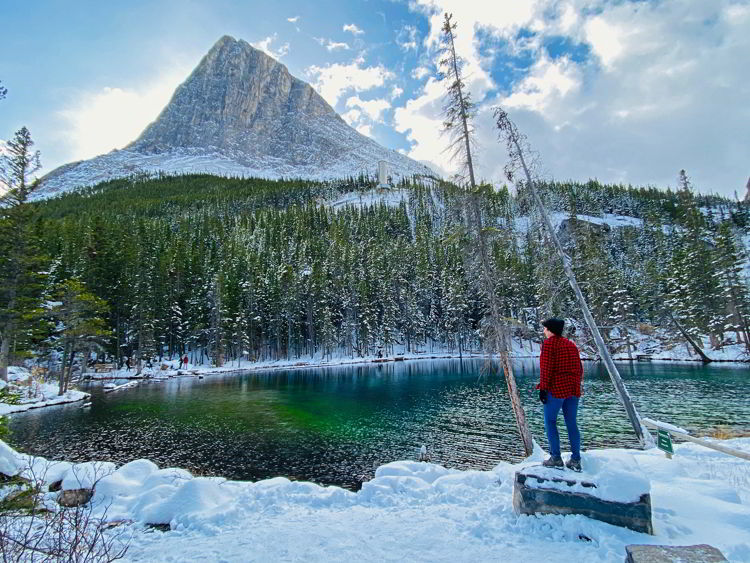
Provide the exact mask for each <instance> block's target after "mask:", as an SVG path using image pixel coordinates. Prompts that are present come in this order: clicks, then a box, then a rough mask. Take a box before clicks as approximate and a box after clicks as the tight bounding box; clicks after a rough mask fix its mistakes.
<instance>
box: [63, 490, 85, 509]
mask: <svg viewBox="0 0 750 563" xmlns="http://www.w3.org/2000/svg"><path fill="white" fill-rule="evenodd" d="M93 494H94V491H93V490H91V489H66V490H63V491H60V492H59V493H58V495H57V504H59V505H60V506H65V507H68V508H71V507H74V506H81V505H83V504H86V503H87V502H88V501H90V500H91V497H92V495H93Z"/></svg>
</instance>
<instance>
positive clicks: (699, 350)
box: [669, 312, 713, 364]
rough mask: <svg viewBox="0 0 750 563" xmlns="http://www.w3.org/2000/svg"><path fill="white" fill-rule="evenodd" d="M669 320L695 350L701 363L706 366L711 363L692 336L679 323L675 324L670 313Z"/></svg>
mask: <svg viewBox="0 0 750 563" xmlns="http://www.w3.org/2000/svg"><path fill="white" fill-rule="evenodd" d="M669 318H670V319H672V322H673V323H674V324H675V326H676V327H677V329H678V330H679V331H680V333H681V334H682V336H684V337H685V340H687V341H688V342H689V343H690V345H691V346H692V347H693V350H695V352H696V354H698V355H699V356H700V357H701V361H702V362H703V363H706V364H707V363H709V362H712V361H713V360H712V359H711V358H709V357H708V356H706V354H705V352H703V350H702V349H701V347H700V346H699V345H698V343H697V342H696V341H695V339H694V338H693V337H692V336H690V334H689V333H688V331H686V330H685V328H684V327H683V326H682V325H681V324H680V323H679V322H677V319H676V318H675V316H674V315H673V314H672V313H671V312H670V313H669Z"/></svg>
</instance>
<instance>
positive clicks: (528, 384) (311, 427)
mask: <svg viewBox="0 0 750 563" xmlns="http://www.w3.org/2000/svg"><path fill="white" fill-rule="evenodd" d="M482 366H483V361H482V360H468V361H467V360H464V361H462V362H461V361H459V360H441V361H411V362H397V363H392V362H391V363H386V364H370V365H364V366H354V367H336V368H323V369H320V368H315V369H312V368H311V369H295V370H287V371H284V370H279V371H266V372H253V373H241V374H233V375H210V376H206V377H205V378H204V379H197V378H187V377H184V378H177V379H171V380H168V381H163V382H149V383H144V384H142V385H140V386H138V387H135V388H132V389H126V390H123V391H118V392H115V393H110V394H104V393H103V392H102V390H101V387H99V386H93V385H92V387H91V389H89V390H90V391H91V392H92V394H93V400H92V406H91V407H89V408H86V409H82V408H81V406H80V403H78V404H73V405H66V406H61V407H49V408H44V409H38V410H35V411H29V412H27V413H21V414H15V415H12V417H11V420H10V424H9V427H10V432H11V435H10V439H11V443H12V444H13V445H14V446H15V447H16V448H18V449H19V450H21V451H24V452H27V453H31V454H35V455H42V456H44V457H47V458H50V459H66V460H70V461H88V460H92V459H99V460H111V461H115V462H118V463H124V462H127V461H130V460H132V459H137V458H149V459H151V460H153V461H155V462H156V463H157V464H158V465H159V466H160V467H168V466H177V467H184V468H186V469H189V470H191V471H192V472H194V473H196V474H201V475H222V476H225V477H228V478H230V479H242V480H257V479H263V478H268V477H274V476H278V475H283V476H286V477H289V478H292V479H304V480H310V481H314V482H317V483H321V484H335V485H340V486H345V487H348V488H351V489H357V488H358V487H359V485H360V483H361V482H362V480H366V479H369V478H371V477H372V476H373V474H374V470H375V468H376V467H377V466H378V465H380V464H383V463H387V462H389V461H393V460H398V459H416V456H417V453H418V449H419V447H420V446H421V445H422V444H426V445H427V447H428V449H429V453H430V455H431V460H432V461H434V462H437V463H440V464H443V465H445V466H448V467H455V468H462V469H467V468H472V469H489V468H491V467H493V466H494V465H495V464H497V463H498V462H499V461H503V460H504V461H518V460H520V459H521V458H522V457H523V450H522V446H521V444H520V440H519V438H518V436H517V431H516V427H515V421H514V418H513V414H512V411H511V407H510V402H509V400H508V396H507V391H506V389H505V380H504V378H503V376H502V373H490V374H486V373H485V374H482ZM619 369H620V372H621V374H622V376H623V378H624V379H625V381H626V385H627V386H628V389H629V390H630V393H631V395H632V396H633V398H634V400H635V402H636V404H637V407H638V409H639V412H640V413H641V414H642V415H643V416H650V417H652V418H658V419H660V420H663V421H666V422H670V423H672V424H677V425H680V426H683V427H685V428H687V429H688V430H690V431H691V432H696V433H698V434H700V433H702V432H706V431H711V430H713V429H715V428H716V427H718V426H726V427H728V428H730V429H734V430H742V431H748V430H750V401H749V400H748V399H747V396H748V391H750V377H748V375H750V370H748V368H747V365H727V364H724V365H712V366H703V365H700V364H663V363H657V362H653V363H646V362H644V363H633V364H628V363H625V364H619ZM515 371H516V377H517V380H518V385H519V388H520V389H521V391H522V396H523V401H524V406H525V408H526V412H527V418H528V421H529V424H530V427H531V431H532V433H533V434H534V436H535V437H536V439H537V440H538V441H539V442H540V443H542V444H543V445H544V446H545V447H546V439H545V437H544V430H543V423H542V417H541V408H540V403H539V402H538V400H537V393H536V391H533V387H534V385H535V384H536V382H537V380H538V371H537V362H536V361H533V360H528V361H518V362H516V363H515ZM579 423H580V426H581V430H582V433H583V442H584V447H585V448H593V447H613V446H627V445H636V444H637V442H636V440H635V437H634V434H633V431H632V429H631V427H630V424H629V422H628V420H627V418H626V415H625V411H624V409H623V407H622V406H621V405H620V403H619V401H618V399H617V397H616V395H615V392H614V390H613V386H612V383H611V381H610V379H609V377H608V376H607V374H606V372H605V371H604V368H603V366H601V365H600V364H593V363H586V365H585V380H584V397H583V400H582V403H581V410H580V411H579ZM559 424H560V428H561V435H562V436H563V451H565V449H566V446H567V437H566V436H565V432H564V423H563V421H562V416H561V417H560V421H559Z"/></svg>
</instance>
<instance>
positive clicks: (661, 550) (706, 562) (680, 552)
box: [625, 544, 726, 563]
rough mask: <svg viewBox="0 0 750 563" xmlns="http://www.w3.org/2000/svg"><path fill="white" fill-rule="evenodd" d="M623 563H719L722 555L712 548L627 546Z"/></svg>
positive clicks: (723, 558)
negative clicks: (674, 562) (677, 562)
mask: <svg viewBox="0 0 750 563" xmlns="http://www.w3.org/2000/svg"><path fill="white" fill-rule="evenodd" d="M625 552H626V553H627V557H626V558H625V563H671V562H673V561H679V562H680V563H719V562H721V561H726V558H725V557H724V555H723V554H722V553H721V551H719V550H718V549H716V548H715V547H713V546H710V545H706V544H701V545H684V546H682V545H627V546H625Z"/></svg>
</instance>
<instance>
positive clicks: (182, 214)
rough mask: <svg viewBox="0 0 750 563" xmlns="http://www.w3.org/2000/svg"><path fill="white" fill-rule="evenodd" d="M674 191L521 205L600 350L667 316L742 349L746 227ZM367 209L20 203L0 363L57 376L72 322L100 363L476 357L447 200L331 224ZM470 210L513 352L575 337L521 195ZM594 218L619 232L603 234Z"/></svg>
mask: <svg viewBox="0 0 750 563" xmlns="http://www.w3.org/2000/svg"><path fill="white" fill-rule="evenodd" d="M680 181H681V188H680V189H679V190H677V191H664V190H659V189H656V188H653V187H652V188H634V187H631V186H619V185H602V184H600V183H598V182H596V181H590V182H587V183H572V182H571V183H547V184H543V185H541V186H540V188H541V191H542V192H543V193H544V194H545V198H546V200H547V204H548V205H549V207H550V210H551V211H552V212H553V213H554V214H555V217H556V218H557V222H558V224H559V225H560V234H561V236H562V238H563V241H564V243H565V245H566V250H567V252H568V253H569V254H570V256H571V258H572V259H573V264H574V265H575V272H576V275H577V277H578V280H579V283H580V285H581V287H582V289H583V291H584V293H585V294H586V297H587V298H588V301H589V303H590V305H591V308H592V311H593V313H594V316H595V318H596V319H597V322H598V323H599V324H600V325H602V326H606V327H610V328H609V329H608V332H611V328H612V327H617V328H620V329H621V330H619V331H615V332H614V333H612V334H620V335H622V334H624V333H626V332H627V331H628V330H632V329H634V328H635V327H636V326H637V325H639V324H640V325H652V326H661V325H664V326H666V324H667V323H668V322H670V321H669V317H670V315H673V316H675V317H676V318H678V319H680V320H681V321H682V323H683V324H684V326H685V327H686V328H687V329H688V330H690V331H691V332H693V333H695V334H700V335H710V336H711V338H712V343H713V344H714V345H715V346H716V347H720V346H722V345H723V344H724V343H726V342H729V341H740V342H745V343H746V345H747V346H750V345H749V344H748V340H749V339H748V336H749V331H748V319H749V317H748V316H749V315H750V299H749V297H748V284H747V278H746V274H747V272H746V270H744V269H743V268H744V264H745V263H746V258H747V257H746V248H745V241H747V238H746V237H747V235H748V232H749V231H750V219H749V217H750V214H749V211H750V210H749V209H748V206H747V204H744V203H741V202H737V201H732V200H728V199H725V198H721V197H718V196H700V195H697V194H696V193H695V192H694V191H693V190H692V189H691V188H690V186H689V182H688V180H687V177H686V176H684V175H682V176H681V178H680ZM372 190H375V181H374V180H373V179H370V178H366V177H359V178H349V179H345V180H342V181H339V182H313V181H301V180H278V181H272V180H262V179H239V178H219V177H214V176H208V175H186V176H160V177H157V178H140V179H139V178H130V179H121V180H114V181H111V182H108V183H104V184H100V185H98V186H96V187H93V188H88V189H85V190H83V191H81V192H77V193H70V194H67V195H64V196H61V197H59V198H56V199H52V200H47V201H41V202H38V203H34V204H32V207H33V209H34V211H33V214H32V216H31V219H30V220H31V221H33V227H32V228H30V229H28V230H27V232H28V233H29V234H28V235H27V236H33V237H35V238H36V244H37V247H38V254H39V257H41V258H40V263H39V264H38V265H39V271H40V272H41V274H40V275H39V276H37V278H35V280H34V287H33V288H32V289H30V290H29V292H28V293H29V295H31V294H36V296H37V306H36V307H30V308H29V309H28V311H26V313H25V314H24V315H23V316H22V319H23V321H22V322H24V323H26V325H25V327H26V328H25V330H18V331H16V335H15V337H14V342H13V346H12V351H13V353H14V354H15V357H16V359H18V358H20V357H22V356H23V354H24V353H28V352H30V351H33V353H34V354H36V355H37V356H40V357H44V356H45V355H47V356H48V357H55V358H59V357H61V355H62V354H63V353H64V344H63V338H62V336H61V334H63V332H64V330H65V329H66V326H63V325H65V324H66V323H68V324H71V323H74V322H78V323H80V322H81V318H82V317H86V318H88V320H91V319H99V320H100V321H101V323H100V324H95V331H94V332H95V337H91V338H88V339H85V340H82V342H85V343H86V344H85V345H83V348H84V349H83V350H81V351H82V352H86V351H87V348H91V349H93V348H96V347H101V349H102V350H104V351H105V352H106V353H107V354H108V355H110V356H113V357H115V358H117V361H119V360H120V358H121V357H123V356H128V357H133V358H136V359H144V358H151V357H174V356H176V355H177V354H180V355H182V354H185V353H188V354H192V356H193V358H192V359H193V361H194V362H212V363H215V364H222V363H224V362H227V361H230V360H233V359H237V358H245V359H263V360H265V359H276V358H285V359H286V358H297V357H302V356H307V355H311V354H322V355H324V356H329V355H333V354H349V355H352V356H357V355H369V354H374V353H376V351H377V350H378V349H382V350H384V351H385V352H386V353H388V352H391V351H392V350H393V348H394V346H397V345H398V346H399V349H400V346H404V347H405V348H406V349H407V350H421V349H425V347H426V346H439V347H441V348H447V349H452V350H455V351H463V350H465V349H467V348H472V349H476V348H477V347H479V346H481V342H482V338H483V330H482V329H483V324H482V319H483V318H484V317H485V306H486V305H485V304H486V302H487V299H486V296H485V295H482V291H484V290H483V289H482V288H483V285H482V284H481V283H479V281H478V279H477V278H478V276H479V272H476V271H472V268H469V267H467V264H470V263H471V261H470V260H468V259H467V257H468V256H469V255H470V253H471V252H473V248H472V238H471V236H469V234H467V228H466V211H465V210H466V207H467V206H466V199H467V193H466V191H465V190H463V189H462V188H459V187H457V186H455V185H452V184H448V183H443V182H437V181H427V180H424V181H422V182H419V181H416V180H415V181H414V182H406V181H404V182H402V183H401V184H399V185H398V186H395V187H393V188H392V191H394V192H395V193H396V194H400V195H401V196H402V197H401V201H400V203H394V201H398V198H397V197H394V194H390V196H389V197H387V198H386V197H384V198H382V200H380V201H377V199H376V202H375V203H370V204H360V203H359V202H358V201H357V200H356V198H355V199H354V200H353V202H351V203H349V204H345V205H340V206H335V207H334V206H332V205H331V203H332V202H334V201H335V200H336V199H338V198H340V197H341V196H342V195H344V194H347V193H350V192H371V191H372ZM479 192H480V203H481V213H482V216H483V220H484V221H483V224H484V226H485V229H486V230H487V232H488V233H489V235H490V237H489V239H490V240H491V256H492V260H493V262H494V264H493V271H495V272H498V275H497V279H496V280H494V282H495V283H494V291H495V292H496V295H497V296H498V297H499V299H500V302H501V303H502V307H503V315H504V316H505V317H506V318H507V319H511V322H512V324H513V325H514V326H516V327H517V328H516V330H517V332H518V334H521V333H524V331H526V332H528V331H535V330H536V328H537V326H538V321H539V319H540V318H541V317H544V316H547V315H551V314H554V315H558V316H562V317H567V318H571V319H576V318H577V317H579V315H580V314H579V311H578V310H577V306H576V304H575V300H574V298H573V295H572V292H571V291H570V289H569V287H568V285H567V284H566V283H564V277H563V273H562V267H561V266H560V264H559V260H558V259H557V258H556V256H555V255H554V253H553V251H552V249H551V248H550V246H549V245H548V244H547V242H546V241H545V235H544V231H543V229H542V228H541V227H540V224H539V221H538V220H537V219H536V217H535V216H534V213H533V212H532V210H531V206H530V205H529V203H528V199H527V198H526V197H525V194H524V193H523V192H521V193H515V192H514V193H511V192H510V191H509V190H508V189H507V188H501V189H488V188H487V187H486V186H484V187H480V188H479ZM380 193H383V192H382V191H381V192H380ZM610 215H625V216H628V217H632V218H634V220H632V221H630V222H629V223H628V224H627V225H628V226H611V225H609V224H608V222H607V218H608V217H609V216H610ZM592 217H593V218H594V219H592ZM70 280H74V281H75V284H77V285H76V286H75V287H74V288H72V290H73V291H74V294H75V295H78V297H79V298H81V297H82V296H83V297H86V296H89V295H90V296H91V298H92V299H93V300H91V299H90V300H89V301H84V302H83V305H81V306H80V307H79V308H78V309H77V311H78V313H79V315H78V317H76V316H75V314H73V313H75V312H76V309H75V307H72V309H74V311H73V313H71V314H72V315H73V316H70V315H69V316H68V317H64V316H63V315H62V313H61V312H60V311H59V309H60V307H61V306H63V305H62V304H63V303H68V302H67V301H65V300H64V299H63V297H60V295H61V293H60V292H61V289H60V288H61V284H65V283H67V284H68V285H67V286H66V288H65V289H66V290H67V291H69V292H70V291H71V287H70ZM76 292H77V293H76ZM68 295H69V297H70V295H73V294H70V293H69V294H68ZM72 298H73V297H70V299H72ZM66 307H67V305H66ZM63 308H65V307H63ZM68 308H71V307H68ZM55 311H57V313H55ZM69 312H70V311H69ZM79 317H81V318H79ZM19 318H20V317H19ZM19 322H21V321H19ZM76 326H78V327H79V328H80V331H81V332H85V331H86V330H87V329H86V326H85V325H81V324H79V325H76ZM89 330H90V328H89ZM79 336H81V335H79ZM80 347H81V345H79V348H80ZM71 364H72V362H71Z"/></svg>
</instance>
